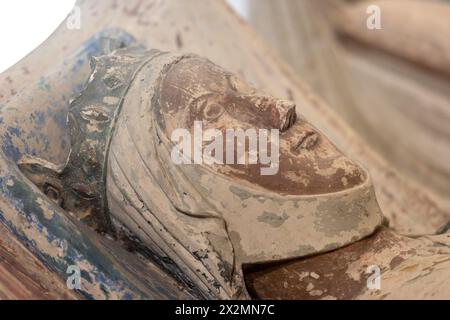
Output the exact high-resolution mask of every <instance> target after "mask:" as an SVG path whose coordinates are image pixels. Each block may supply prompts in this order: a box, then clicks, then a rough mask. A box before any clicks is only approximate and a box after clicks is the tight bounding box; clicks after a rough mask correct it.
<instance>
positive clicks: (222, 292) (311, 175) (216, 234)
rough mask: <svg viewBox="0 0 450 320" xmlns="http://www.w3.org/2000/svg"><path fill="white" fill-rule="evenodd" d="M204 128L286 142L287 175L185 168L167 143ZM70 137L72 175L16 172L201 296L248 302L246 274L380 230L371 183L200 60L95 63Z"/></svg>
mask: <svg viewBox="0 0 450 320" xmlns="http://www.w3.org/2000/svg"><path fill="white" fill-rule="evenodd" d="M195 120H197V121H203V123H204V126H205V129H206V128H215V129H224V128H230V127H231V128H238V129H243V130H247V129H249V128H253V127H256V128H261V129H263V128H266V129H267V128H268V129H278V130H281V131H282V134H281V137H280V149H281V150H280V160H279V161H280V164H279V170H278V173H277V174H276V175H272V176H263V175H261V173H260V170H259V169H260V168H259V167H260V165H258V164H256V165H241V166H240V165H224V166H221V165H215V166H213V167H208V166H205V165H197V164H196V165H176V164H175V163H173V160H172V159H171V157H170V155H171V150H172V148H173V147H174V143H173V142H172V141H170V136H171V133H172V132H173V131H174V130H176V129H177V128H187V129H188V130H192V131H193V130H194V121H195ZM68 127H69V130H70V138H71V152H70V156H69V159H68V161H67V164H66V166H65V167H64V168H62V169H60V170H55V166H54V165H52V164H48V163H47V164H45V161H43V160H40V159H36V158H30V157H28V158H26V159H25V160H22V161H21V162H20V167H21V169H22V170H23V171H24V172H25V173H26V175H27V176H28V177H29V178H30V179H31V180H32V181H35V183H36V184H38V185H39V186H40V187H41V189H42V191H43V192H44V193H46V194H47V196H50V197H52V198H53V199H54V201H55V202H56V203H58V204H60V205H61V206H62V207H63V208H64V209H65V210H67V211H69V212H71V213H73V214H74V215H75V216H77V217H78V218H79V219H80V220H82V221H85V222H86V223H88V224H89V225H91V226H92V227H93V228H95V229H96V230H97V231H99V232H106V233H110V234H111V235H113V236H114V237H116V236H120V234H122V235H125V236H127V237H128V238H137V239H138V241H139V242H142V243H143V245H144V246H146V247H148V248H149V249H150V250H151V252H152V254H153V255H154V256H155V257H157V259H158V260H159V261H166V262H164V263H163V264H165V265H166V267H167V268H168V269H172V270H170V271H171V272H173V273H176V274H178V276H179V277H180V278H183V279H184V280H185V281H186V282H188V283H192V284H193V285H194V286H195V287H196V288H198V289H199V290H200V291H201V293H202V295H203V296H204V297H209V298H236V297H240V296H241V295H242V294H245V286H244V282H243V274H242V265H243V264H255V263H264V262H271V261H276V260H285V259H292V258H298V257H302V256H306V255H311V254H316V253H319V252H324V251H329V250H333V249H336V248H339V247H342V246H345V245H347V244H349V243H352V242H354V241H357V240H359V239H362V238H364V237H366V236H368V235H370V234H371V233H373V231H374V230H375V229H376V228H377V227H378V226H379V225H380V224H381V212H380V210H379V208H378V204H377V203H376V198H375V194H374V191H373V187H372V185H371V182H370V179H369V175H368V173H367V172H366V171H364V170H363V169H361V168H360V167H359V166H358V165H356V164H354V163H353V162H352V161H351V160H349V159H348V158H346V157H345V156H343V155H342V154H341V153H340V152H339V151H338V150H337V149H336V148H335V147H334V146H333V145H332V144H331V143H330V142H329V141H328V140H327V139H326V138H325V137H324V136H323V135H322V134H321V133H319V132H318V131H317V130H316V129H315V128H313V127H312V126H311V125H309V124H308V123H307V122H306V121H305V120H304V119H297V117H296V115H295V106H294V105H293V104H292V103H289V102H286V101H282V100H276V99H274V98H272V97H269V96H266V95H261V94H259V93H257V92H256V90H255V89H253V88H252V87H251V86H249V85H248V84H246V83H244V82H242V81H241V80H240V79H239V78H237V77H236V76H234V75H232V74H231V73H229V72H226V71H224V70H223V69H221V68H219V67H217V66H216V65H214V64H213V63H211V62H209V61H208V60H206V59H202V58H200V57H198V56H192V55H191V56H189V55H173V54H170V53H164V52H160V51H157V50H153V51H142V50H138V49H123V50H118V51H115V52H113V53H112V54H110V55H107V56H103V57H98V58H95V59H94V60H93V72H92V75H91V77H90V79H89V83H88V84H87V87H86V89H85V90H84V91H83V92H82V93H81V94H80V96H79V97H78V98H76V99H75V100H74V101H73V102H72V104H71V107H70V111H69V116H68ZM307 138H309V139H307ZM361 208H362V210H361ZM329 221H333V222H334V223H329ZM167 260H169V262H167Z"/></svg>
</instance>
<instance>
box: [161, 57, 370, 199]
mask: <svg viewBox="0 0 450 320" xmlns="http://www.w3.org/2000/svg"><path fill="white" fill-rule="evenodd" d="M160 106H161V109H162V114H163V115H164V124H165V129H166V132H167V134H168V135H169V136H170V135H171V133H172V132H173V130H175V129H179V128H185V129H188V130H191V131H192V130H193V127H194V121H203V126H204V129H205V130H206V129H212V128H214V129H219V130H221V131H222V132H225V130H227V129H238V128H240V129H244V130H247V129H250V128H254V129H256V130H258V129H279V130H280V149H279V151H280V152H279V153H280V157H279V171H278V173H277V174H276V175H272V176H270V175H268V176H264V175H261V170H260V169H261V167H264V165H261V164H247V165H222V166H220V165H219V166H215V167H214V168H215V170H217V171H218V172H220V173H223V174H226V175H231V176H234V177H238V178H241V179H244V180H246V181H248V182H250V183H252V184H257V185H259V186H261V187H263V188H266V189H269V190H272V191H275V192H278V193H281V194H290V195H313V194H325V193H332V192H338V191H343V190H346V189H348V188H351V187H354V186H356V185H359V184H361V183H363V182H364V181H365V179H367V177H366V176H365V174H364V172H363V170H361V169H360V168H359V167H358V166H357V165H356V164H355V163H353V162H352V161H351V160H349V159H348V158H346V157H345V156H344V155H343V154H342V153H341V152H340V151H339V150H337V148H336V147H335V146H334V145H333V144H332V143H331V142H330V141H329V140H328V139H327V138H326V137H325V136H324V135H323V134H321V133H320V132H318V131H317V130H316V129H315V128H314V127H313V126H311V125H310V124H309V123H307V122H306V121H305V120H303V119H297V116H296V112H295V105H294V104H293V103H292V102H289V101H285V100H278V99H274V98H272V97H269V96H266V95H261V94H259V93H257V92H256V90H255V89H254V88H253V87H251V86H250V85H248V84H246V83H245V82H243V81H241V80H240V79H238V78H237V77H236V76H234V75H232V74H230V73H228V72H226V71H224V70H223V69H221V68H220V67H218V66H216V65H215V64H213V63H211V62H210V61H208V60H206V59H201V58H190V59H185V60H182V61H181V62H179V63H177V64H176V65H174V66H172V67H171V69H170V70H169V72H168V73H167V75H166V77H165V78H164V80H163V81H162V83H161V91H160Z"/></svg>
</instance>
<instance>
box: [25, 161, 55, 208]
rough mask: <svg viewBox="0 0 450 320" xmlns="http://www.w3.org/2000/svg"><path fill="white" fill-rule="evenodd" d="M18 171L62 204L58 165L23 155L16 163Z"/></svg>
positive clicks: (50, 197) (49, 196)
mask: <svg viewBox="0 0 450 320" xmlns="http://www.w3.org/2000/svg"><path fill="white" fill-rule="evenodd" d="M17 166H18V167H19V169H20V171H21V172H22V173H23V174H24V175H25V176H26V177H27V178H28V179H29V180H30V181H31V182H33V183H34V184H35V185H36V186H37V187H38V188H39V189H40V190H41V191H42V192H43V193H44V194H45V195H46V196H47V197H48V198H49V199H50V200H52V201H54V202H55V203H56V204H58V205H60V206H61V205H62V195H61V194H62V192H61V190H62V184H61V179H60V174H61V172H62V169H63V168H62V167H59V166H57V165H55V164H53V163H51V162H48V161H47V160H43V159H40V158H37V157H29V156H25V157H23V158H22V159H21V160H19V162H18V163H17Z"/></svg>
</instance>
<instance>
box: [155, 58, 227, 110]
mask: <svg viewBox="0 0 450 320" xmlns="http://www.w3.org/2000/svg"><path fill="white" fill-rule="evenodd" d="M230 76H231V74H230V73H229V72H226V71H225V70H224V69H222V68H220V67H219V66H217V65H215V64H214V63H212V62H211V61H209V60H207V59H202V58H197V57H194V58H188V59H183V60H182V61H180V62H178V63H177V64H175V65H173V66H172V67H171V68H170V70H169V71H168V72H167V74H166V75H165V77H164V80H163V81H162V85H161V98H162V100H166V101H170V100H173V99H178V100H180V99H181V100H183V99H182V98H183V97H184V98H185V99H186V98H187V99H189V100H190V99H191V98H192V97H198V96H199V95H204V94H207V93H224V92H226V91H229V90H231V86H230V80H229V78H230Z"/></svg>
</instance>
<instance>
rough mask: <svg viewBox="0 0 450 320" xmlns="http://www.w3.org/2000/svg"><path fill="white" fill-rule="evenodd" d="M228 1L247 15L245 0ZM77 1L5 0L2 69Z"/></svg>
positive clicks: (0, 17) (0, 7) (0, 5)
mask: <svg viewBox="0 0 450 320" xmlns="http://www.w3.org/2000/svg"><path fill="white" fill-rule="evenodd" d="M103 1H108V0H103ZM180 1H185V0H180ZM228 1H229V2H230V3H231V5H232V6H233V7H235V8H236V9H237V10H238V11H239V12H240V13H241V14H243V15H245V12H246V6H245V0H228ZM74 4H75V0H1V1H0V43H1V45H0V73H1V72H3V71H4V70H6V69H7V68H9V67H10V66H12V65H13V64H15V63H16V62H18V61H19V60H21V59H22V58H23V57H24V56H26V55H27V54H28V53H29V52H31V51H32V50H33V49H35V48H36V47H37V46H39V45H40V44H41V43H42V42H44V41H45V40H46V39H47V38H48V37H49V36H50V35H51V34H52V32H53V31H54V30H55V29H56V28H57V27H58V25H59V24H60V23H61V22H62V21H63V20H64V19H65V18H66V16H67V15H68V14H69V13H70V11H71V10H72V8H73V5H74Z"/></svg>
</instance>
